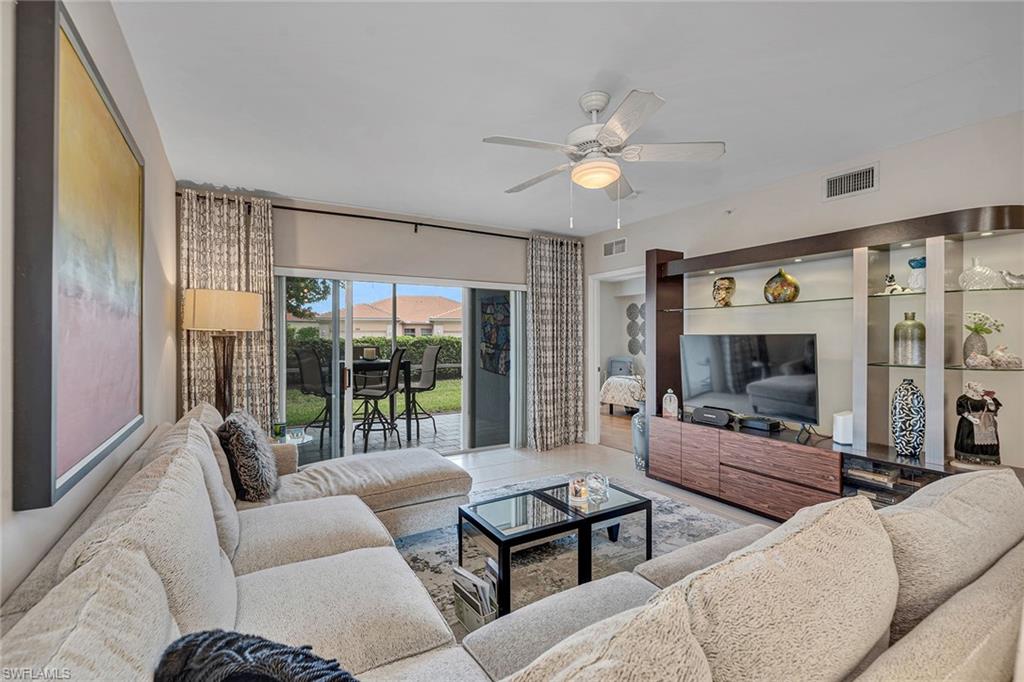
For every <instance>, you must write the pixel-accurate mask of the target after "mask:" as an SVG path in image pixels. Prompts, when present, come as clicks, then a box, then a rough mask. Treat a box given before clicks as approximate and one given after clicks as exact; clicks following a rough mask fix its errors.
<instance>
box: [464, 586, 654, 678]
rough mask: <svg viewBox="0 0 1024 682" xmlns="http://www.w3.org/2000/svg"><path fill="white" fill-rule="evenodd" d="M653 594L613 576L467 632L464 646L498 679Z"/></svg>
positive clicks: (642, 587) (641, 602)
mask: <svg viewBox="0 0 1024 682" xmlns="http://www.w3.org/2000/svg"><path fill="white" fill-rule="evenodd" d="M657 591H658V589H657V588H656V587H655V586H654V585H652V584H651V583H649V582H647V581H646V580H644V579H643V578H639V577H637V576H635V575H633V574H632V573H616V574H615V575H610V576H608V577H607V578H602V579H601V580H595V581H593V582H589V583H584V584H582V585H578V586H577V587H574V588H572V589H571V590H566V591H565V592H559V593H557V594H554V595H551V596H550V597H547V598H546V599H541V600H540V601H536V602H533V603H532V604H529V605H528V606H524V607H523V608H521V609H517V610H515V611H513V612H512V613H510V614H508V615H507V616H505V617H503V618H499V619H497V620H496V621H494V622H492V623H488V624H487V625H485V626H484V627H482V628H480V629H479V630H476V631H474V632H471V633H469V634H468V635H467V636H466V638H465V639H463V640H462V646H464V647H465V648H466V650H467V651H469V653H471V654H472V655H473V658H475V659H476V661H477V663H479V664H480V666H481V667H482V668H483V669H484V670H486V671H487V674H488V675H490V676H491V677H492V678H493V679H495V680H500V679H502V678H504V677H507V676H508V675H511V674H512V673H514V672H515V671H517V670H520V669H522V668H525V667H526V666H527V665H529V664H530V663H532V662H533V661H534V660H535V659H536V658H537V657H538V656H540V655H541V654H543V653H544V652H545V651H547V650H548V649H550V648H551V647H553V646H554V645H555V644H558V643H559V642H561V641H562V640H563V639H565V638H566V637H568V636H570V635H573V634H575V633H577V632H579V631H580V630H582V629H583V628H585V627H588V626H590V625H593V624H594V623H596V622H598V621H599V620H604V619H605V618H608V617H609V616H614V615H616V614H618V613H621V612H623V611H626V610H628V609H632V608H635V607H637V606H642V605H643V604H645V603H646V602H647V600H648V599H650V598H651V597H653V596H654V595H655V594H656V593H657Z"/></svg>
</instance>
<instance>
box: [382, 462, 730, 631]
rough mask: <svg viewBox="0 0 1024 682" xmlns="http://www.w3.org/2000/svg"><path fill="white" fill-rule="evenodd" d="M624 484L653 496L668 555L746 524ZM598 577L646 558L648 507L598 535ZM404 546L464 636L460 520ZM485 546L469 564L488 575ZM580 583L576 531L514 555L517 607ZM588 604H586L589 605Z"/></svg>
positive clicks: (554, 479) (507, 491) (659, 543)
mask: <svg viewBox="0 0 1024 682" xmlns="http://www.w3.org/2000/svg"><path fill="white" fill-rule="evenodd" d="M572 476H573V474H565V475H561V476H549V477H545V478H541V479H535V480H532V481H525V482H522V483H516V484H513V485H508V486H502V487H499V488H490V489H487V490H481V491H475V492H473V493H472V494H471V495H470V500H471V502H482V501H485V500H489V499H493V498H495V497H501V496H503V495H511V494H514V493H516V492H521V491H526V490H533V489H536V488H541V487H544V486H548V485H557V484H559V483H564V482H565V481H566V480H568V479H569V478H570V477H572ZM612 482H613V483H615V484H616V485H618V486H619V487H621V488H624V489H626V490H630V491H632V492H636V493H637V494H639V495H642V496H644V497H646V498H648V499H650V500H651V501H652V502H653V513H652V519H653V526H654V547H653V555H654V556H661V555H662V554H667V553H668V552H671V551H672V550H674V549H677V548H679V547H683V546H684V545H688V544H690V543H692V542H696V541H698V540H703V539H704V538H708V537H711V536H713V535H718V534H720V533H724V532H726V531H729V530H732V529H734V528H738V527H739V524H737V523H735V522H733V521H730V520H728V519H724V518H722V517H720V516H716V515H714V514H711V513H708V512H705V511H701V510H700V509H697V508H696V507H692V506H690V505H688V504H686V503H685V502H680V501H678V500H674V499H672V498H670V497H666V496H665V495H662V494H660V493H656V492H653V491H650V490H641V489H639V488H638V487H637V485H636V484H635V483H631V484H626V483H623V482H620V481H616V480H615V479H612ZM592 543H593V578H594V580H597V579H598V578H602V577H604V576H607V575H612V574H613V573H618V572H620V571H632V570H633V568H634V567H635V566H636V565H637V564H639V563H640V562H642V561H643V560H644V549H645V537H644V514H643V513H642V512H641V513H638V514H630V515H628V516H625V517H623V519H622V524H621V528H620V531H619V539H618V541H617V542H611V541H610V540H609V539H608V535H607V533H606V532H604V531H595V532H594V535H593V540H592ZM395 545H396V546H397V547H398V551H399V552H401V553H402V556H403V557H405V560H406V562H408V564H409V566H411V567H412V570H413V571H415V573H416V576H417V577H418V578H419V579H420V581H421V582H422V583H423V584H424V585H425V586H426V588H427V591H428V592H429V593H430V596H431V598H432V599H433V600H434V603H435V604H436V605H437V608H438V609H439V610H440V611H441V613H442V614H444V617H445V619H446V620H447V621H448V623H449V625H451V627H452V630H453V631H454V632H455V635H456V637H457V638H458V639H459V640H460V641H461V639H462V637H463V636H464V635H465V634H466V631H465V629H464V628H463V627H462V625H461V624H460V623H459V622H458V619H457V618H456V617H455V606H454V596H453V594H452V579H451V574H452V566H455V565H456V564H457V563H458V560H459V546H458V536H457V535H456V526H455V525H454V524H453V525H452V526H450V527H448V528H442V529H440V530H435V531H430V532H427V533H420V534H419V535H411V536H408V537H404V538H399V539H398V540H396V541H395ZM484 557H485V554H484V553H483V551H482V550H481V549H480V548H479V547H478V546H477V545H475V544H474V543H473V542H471V541H467V542H466V544H465V546H464V557H463V565H464V566H465V567H466V568H468V569H470V570H472V571H473V572H475V573H477V574H478V575H482V574H483V567H484ZM575 585H576V536H575V535H569V536H566V537H563V538H560V539H558V540H554V541H552V542H548V543H545V544H542V545H538V546H536V547H531V548H529V549H523V550H520V551H517V552H515V553H514V554H513V555H512V608H513V610H515V609H518V608H521V607H523V606H525V605H527V604H530V603H532V602H535V601H537V600H538V599H542V598H544V597H546V596H548V595H550V594H554V593H556V592H562V591H564V590H567V589H569V588H571V587H574V586H575ZM583 608H585V606H584V607H583Z"/></svg>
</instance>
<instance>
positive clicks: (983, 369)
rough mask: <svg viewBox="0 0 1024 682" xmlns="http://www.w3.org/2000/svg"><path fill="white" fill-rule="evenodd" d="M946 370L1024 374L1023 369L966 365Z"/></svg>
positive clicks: (949, 367)
mask: <svg viewBox="0 0 1024 682" xmlns="http://www.w3.org/2000/svg"><path fill="white" fill-rule="evenodd" d="M946 369H952V370H959V371H962V372H1024V368H1021V367H967V366H966V365H946Z"/></svg>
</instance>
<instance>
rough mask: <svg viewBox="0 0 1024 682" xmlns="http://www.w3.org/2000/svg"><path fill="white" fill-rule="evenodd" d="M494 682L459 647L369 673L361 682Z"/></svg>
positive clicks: (360, 678) (446, 648)
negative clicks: (399, 681)
mask: <svg viewBox="0 0 1024 682" xmlns="http://www.w3.org/2000/svg"><path fill="white" fill-rule="evenodd" d="M395 680H401V681H402V682H491V678H490V677H488V676H487V673H485V672H484V670H483V668H481V667H480V666H479V665H477V663H476V661H474V660H473V657H472V656H470V655H469V654H468V653H466V650H465V649H463V648H462V647H460V646H448V647H444V648H442V649H432V650H431V651H428V652H426V653H425V654H419V655H418V656H412V657H410V658H403V659H402V660H400V661H395V662H394V663H389V664H387V665H382V666H381V667H379V668H373V669H372V670H367V671H366V672H364V673H361V674H360V675H359V682H395Z"/></svg>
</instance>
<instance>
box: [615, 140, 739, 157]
mask: <svg viewBox="0 0 1024 682" xmlns="http://www.w3.org/2000/svg"><path fill="white" fill-rule="evenodd" d="M722 154H725V143H724V142H669V143H664V144H631V145H629V146H628V147H624V148H623V149H622V156H621V158H622V160H623V161H632V162H635V161H714V160H715V159H717V158H719V157H720V156H722Z"/></svg>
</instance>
